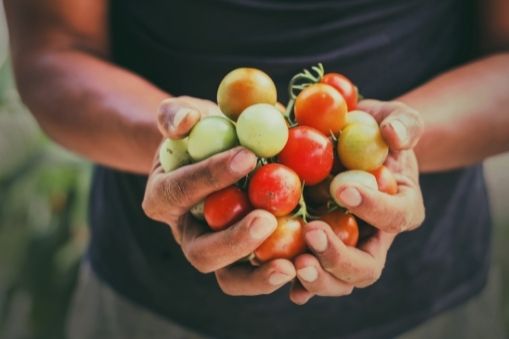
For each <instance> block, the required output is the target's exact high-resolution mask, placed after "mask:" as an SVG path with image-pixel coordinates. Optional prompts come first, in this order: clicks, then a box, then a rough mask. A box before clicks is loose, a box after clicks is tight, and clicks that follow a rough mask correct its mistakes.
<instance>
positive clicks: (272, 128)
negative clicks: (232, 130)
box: [237, 104, 288, 158]
mask: <svg viewBox="0 0 509 339" xmlns="http://www.w3.org/2000/svg"><path fill="white" fill-rule="evenodd" d="M237 135H238V136H239V141H240V144H241V145H242V146H245V147H247V148H249V149H250V150H251V151H253V152H254V153H255V154H256V155H257V156H259V157H263V158H270V157H273V156H275V155H277V154H278V153H279V152H281V150H282V149H283V148H284V147H285V145H286V142H287V141H288V126H287V125H286V121H285V119H284V118H283V116H282V115H281V113H280V112H279V111H278V110H277V108H275V107H274V106H273V105H269V104H256V105H252V106H249V107H248V108H246V109H245V110H244V111H243V112H242V113H241V114H240V116H239V119H238V120H237Z"/></svg>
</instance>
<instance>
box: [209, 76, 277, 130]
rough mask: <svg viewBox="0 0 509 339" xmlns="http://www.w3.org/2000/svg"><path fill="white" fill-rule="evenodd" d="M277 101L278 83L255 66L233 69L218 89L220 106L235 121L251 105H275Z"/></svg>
mask: <svg viewBox="0 0 509 339" xmlns="http://www.w3.org/2000/svg"><path fill="white" fill-rule="evenodd" d="M276 102H277V91H276V85H274V82H273V81H272V79H271V78H270V77H269V76H268V75H267V74H266V73H264V72H262V71H260V70H258V69H255V68H237V69H235V70H233V71H231V72H230V73H228V74H227V75H226V76H225V77H224V79H223V80H222V81H221V83H220V84H219V88H218V90H217V103H218V105H219V108H220V109H221V111H222V112H223V113H224V114H226V116H228V117H229V118H230V119H232V120H234V121H235V120H237V118H238V116H239V114H240V113H242V111H244V110H245V109H246V108H247V107H249V106H251V105H254V104H259V103H266V104H269V105H275V104H276Z"/></svg>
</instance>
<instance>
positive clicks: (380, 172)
mask: <svg viewBox="0 0 509 339" xmlns="http://www.w3.org/2000/svg"><path fill="white" fill-rule="evenodd" d="M371 173H372V174H373V175H374V176H375V178H376V182H377V184H378V190H379V191H381V192H385V193H387V194H392V195H394V194H397V193H398V183H397V182H396V178H394V175H393V174H392V172H391V170H390V169H388V168H387V167H385V166H383V165H382V166H380V167H379V168H378V169H376V170H374V171H372V172H371Z"/></svg>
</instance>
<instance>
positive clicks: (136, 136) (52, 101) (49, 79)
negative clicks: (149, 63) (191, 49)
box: [13, 49, 168, 173]
mask: <svg viewBox="0 0 509 339" xmlns="http://www.w3.org/2000/svg"><path fill="white" fill-rule="evenodd" d="M13 59H14V65H15V70H16V78H17V82H18V87H19V91H20V94H21V96H22V98H23V101H24V102H25V104H26V105H27V106H28V107H29V108H30V110H31V111H32V113H33V114H34V116H35V117H36V119H37V121H38V122H39V124H40V125H41V127H42V128H43V129H44V130H45V131H46V133H47V134H48V135H49V136H50V137H51V138H53V139H54V140H55V141H57V142H58V143H60V144H61V145H63V146H64V147H66V148H68V149H70V150H72V151H74V152H76V153H79V154H81V155H83V156H85V157H87V158H89V159H90V160H92V161H94V162H96V163H100V164H103V165H106V166H110V167H114V168H118V169H122V170H127V171H132V172H137V173H148V172H149V170H150V167H151V164H152V161H153V157H154V154H155V150H156V148H157V146H158V144H159V142H160V141H161V134H160V132H159V131H158V129H157V124H156V112H157V107H158V105H159V103H160V102H161V100H162V99H164V98H165V97H168V95H167V94H166V93H164V92H163V91H161V90H160V89H158V88H156V87H155V86H153V85H152V84H150V83H148V82H147V81H145V80H143V79H141V78H140V77H138V76H136V75H134V74H132V73H130V72H128V71H126V70H123V69H121V68H119V67H117V66H115V65H112V64H110V63H108V62H106V61H103V60H101V59H100V58H98V57H95V56H93V55H91V54H88V53H86V52H82V51H79V50H73V49H66V50H62V51H51V50H50V51H48V52H40V53H38V54H37V57H27V58H24V57H19V56H14V57H13Z"/></svg>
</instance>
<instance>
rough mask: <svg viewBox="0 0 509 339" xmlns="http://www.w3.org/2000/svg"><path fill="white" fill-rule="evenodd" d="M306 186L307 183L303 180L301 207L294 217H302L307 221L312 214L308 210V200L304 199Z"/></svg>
mask: <svg viewBox="0 0 509 339" xmlns="http://www.w3.org/2000/svg"><path fill="white" fill-rule="evenodd" d="M304 186H305V183H304V182H303V183H302V189H301V192H300V198H299V209H298V210H297V212H295V214H294V215H293V217H294V218H296V217H301V218H302V219H303V220H304V222H305V223H307V222H308V217H309V216H310V214H309V212H308V208H307V204H306V200H305V199H304Z"/></svg>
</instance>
